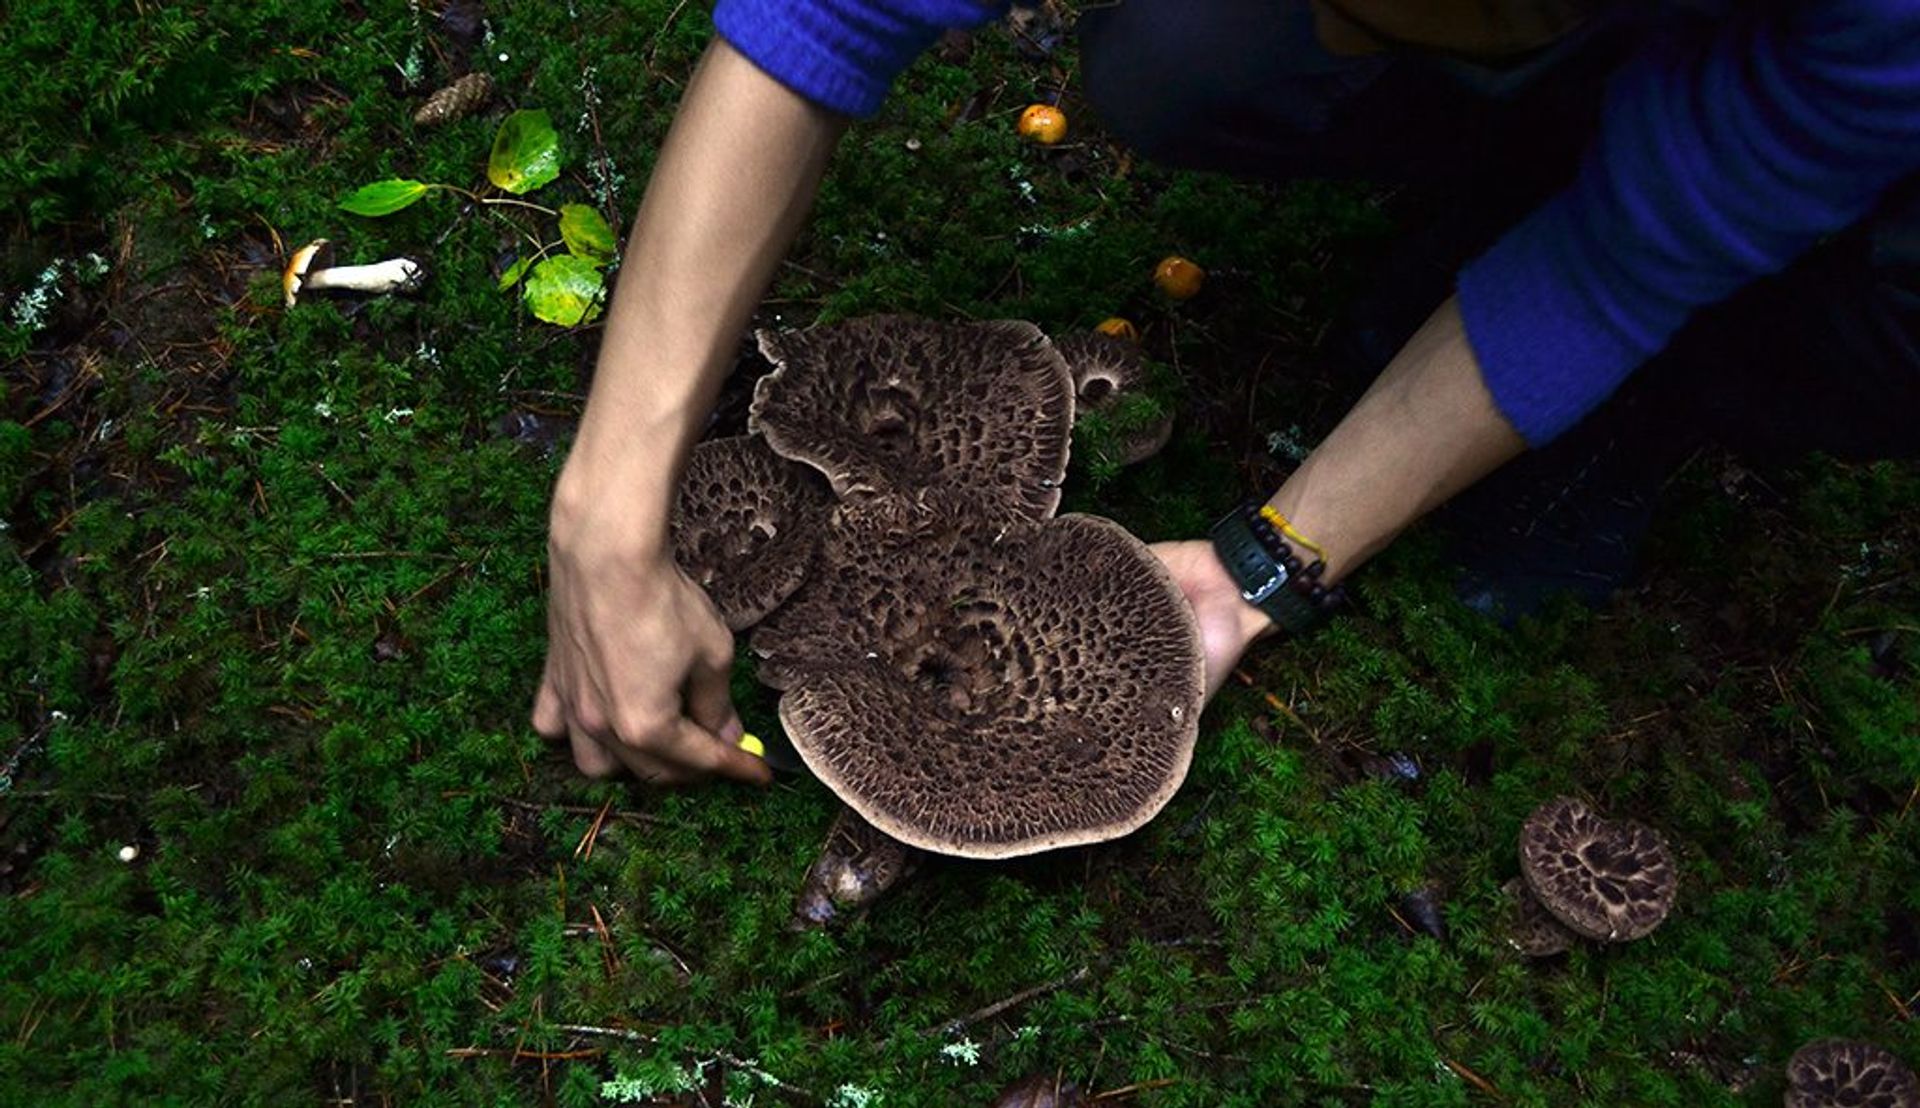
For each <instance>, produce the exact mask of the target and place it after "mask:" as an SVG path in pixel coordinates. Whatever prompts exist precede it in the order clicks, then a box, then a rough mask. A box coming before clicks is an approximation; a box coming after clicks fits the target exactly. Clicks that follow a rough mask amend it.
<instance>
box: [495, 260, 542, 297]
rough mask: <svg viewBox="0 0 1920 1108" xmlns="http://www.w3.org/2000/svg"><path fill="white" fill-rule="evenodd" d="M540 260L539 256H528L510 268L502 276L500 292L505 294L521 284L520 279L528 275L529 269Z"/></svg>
mask: <svg viewBox="0 0 1920 1108" xmlns="http://www.w3.org/2000/svg"><path fill="white" fill-rule="evenodd" d="M539 260H540V256H539V255H538V254H528V255H527V256H526V257H524V258H521V259H520V260H519V261H517V262H515V263H513V264H512V265H510V266H508V267H507V271H506V272H505V273H502V274H501V275H500V291H501V292H505V291H507V290H508V289H510V288H512V287H513V286H515V285H517V284H519V283H520V278H522V277H525V276H526V275H527V268H528V267H529V266H531V265H533V263H535V262H537V261H539Z"/></svg>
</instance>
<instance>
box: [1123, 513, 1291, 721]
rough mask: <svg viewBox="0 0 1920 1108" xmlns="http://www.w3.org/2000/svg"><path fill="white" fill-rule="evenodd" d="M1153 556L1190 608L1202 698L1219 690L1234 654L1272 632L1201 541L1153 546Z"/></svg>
mask: <svg viewBox="0 0 1920 1108" xmlns="http://www.w3.org/2000/svg"><path fill="white" fill-rule="evenodd" d="M1148 549H1150V550H1152V551H1153V552H1154V554H1155V555H1157V556H1158V557H1159V559H1160V561H1161V563H1162V564H1164V565H1165V566H1166V567H1167V572H1168V573H1171V574H1172V575H1173V581H1174V583H1175V584H1176V585H1179V586H1180V592H1181V593H1182V595H1184V596H1185V597H1186V598H1187V603H1188V604H1189V605H1191V606H1192V608H1193V618H1194V621H1195V622H1196V623H1198V624H1199V626H1200V651H1201V653H1202V654H1203V655H1204V656H1205V657H1206V662H1207V664H1206V674H1207V699H1208V700H1211V699H1213V694H1214V693H1217V692H1219V691H1220V686H1221V685H1222V684H1224V683H1225V682H1226V679H1227V674H1229V673H1232V672H1233V667H1234V666H1235V665H1236V664H1237V663H1238V662H1239V661H1240V655H1242V654H1244V653H1246V650H1247V647H1249V646H1251V645H1253V643H1254V641H1255V640H1256V639H1260V638H1263V637H1264V636H1266V635H1267V634H1269V633H1271V632H1272V631H1273V630H1274V625H1273V621H1272V620H1271V619H1269V618H1267V614H1266V613H1265V612H1262V611H1261V610H1260V609H1258V608H1256V607H1254V606H1253V605H1251V604H1249V603H1247V602H1246V601H1245V600H1242V599H1241V598H1240V586H1239V585H1236V584H1234V582H1233V578H1232V577H1229V576H1228V575H1227V567H1226V566H1224V565H1221V564H1220V559H1219V557H1218V556H1216V555H1215V554H1214V552H1213V544H1212V543H1210V542H1207V541H1206V540H1204V539H1194V540H1189V541H1186V542H1160V543H1154V544H1153V545H1152V546H1150V547H1149V548H1148Z"/></svg>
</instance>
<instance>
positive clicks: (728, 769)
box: [653, 719, 773, 785]
mask: <svg viewBox="0 0 1920 1108" xmlns="http://www.w3.org/2000/svg"><path fill="white" fill-rule="evenodd" d="M653 752H654V753H656V754H658V755H659V756H660V757H661V758H662V759H665V760H667V761H669V762H671V763H672V764H673V765H674V766H675V767H676V768H679V769H681V770H689V771H693V772H696V773H699V774H702V775H705V774H715V773H717V774H719V775H721V776H723V777H731V778H733V779H734V780H736V781H746V782H748V783H750V784H755V785H765V784H767V783H769V782H771V781H772V780H773V771H772V770H770V769H768V768H767V763H766V762H764V761H762V760H760V759H759V758H756V757H754V756H753V755H751V754H748V753H747V752H746V751H744V750H742V749H740V748H739V747H738V746H736V745H734V743H731V742H728V741H726V740H724V739H722V738H720V737H719V736H718V735H715V734H714V733H713V732H712V731H709V730H707V729H706V728H704V727H702V726H700V725H699V724H697V723H695V722H693V721H692V720H690V719H684V720H681V721H680V726H679V728H678V729H677V730H676V731H675V732H674V734H673V736H672V737H671V738H670V739H669V740H668V741H667V742H665V743H661V744H656V745H655V746H654V747H653Z"/></svg>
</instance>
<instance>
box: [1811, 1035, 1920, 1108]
mask: <svg viewBox="0 0 1920 1108" xmlns="http://www.w3.org/2000/svg"><path fill="white" fill-rule="evenodd" d="M1785 1104H1786V1108H1920V1077H1916V1076H1915V1075H1914V1072H1913V1070H1912V1069H1910V1068H1908V1066H1907V1065H1906V1064H1905V1063H1903V1062H1901V1061H1900V1059H1898V1058H1896V1057H1894V1056H1893V1055H1892V1054H1891V1053H1889V1052H1888V1051H1886V1050H1883V1049H1881V1048H1880V1047H1877V1046H1874V1045H1873V1044H1872V1043H1858V1042H1848V1041H1846V1040H1844V1039H1822V1040H1819V1041H1817V1042H1812V1043H1808V1044H1807V1045H1806V1046H1803V1047H1801V1048H1800V1049H1799V1050H1798V1051H1795V1052H1794V1055H1793V1058H1792V1059H1791V1060H1789V1061H1788V1062H1787V1095H1786V1100H1785Z"/></svg>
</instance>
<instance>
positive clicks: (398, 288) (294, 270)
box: [280, 239, 426, 308]
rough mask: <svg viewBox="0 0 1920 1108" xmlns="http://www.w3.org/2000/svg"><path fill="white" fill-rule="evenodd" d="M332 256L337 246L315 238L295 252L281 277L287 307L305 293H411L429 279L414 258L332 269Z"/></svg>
mask: <svg viewBox="0 0 1920 1108" xmlns="http://www.w3.org/2000/svg"><path fill="white" fill-rule="evenodd" d="M332 257H333V244H332V243H331V242H329V241H328V240H326V239H314V240H313V241H312V242H310V243H308V244H306V245H305V246H303V247H301V248H300V249H298V250H296V251H294V252H293V257H292V258H290V259H288V260H287V268H286V269H285V271H283V272H282V273H281V275H280V285H281V288H282V289H283V290H285V292H286V302H287V307H289V308H291V307H293V306H294V304H295V303H297V302H298V301H299V299H300V295H301V293H303V292H318V291H321V290H325V289H336V290H340V291H345V292H365V293H388V292H411V291H413V290H414V289H417V288H419V287H420V282H421V281H423V280H425V279H426V270H425V268H424V267H422V266H421V265H420V263H419V262H416V261H414V260H413V259H412V258H388V259H387V260H386V261H384V262H375V263H373V264H372V265H343V266H329V265H328V264H327V263H328V262H329V261H331V260H332Z"/></svg>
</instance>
